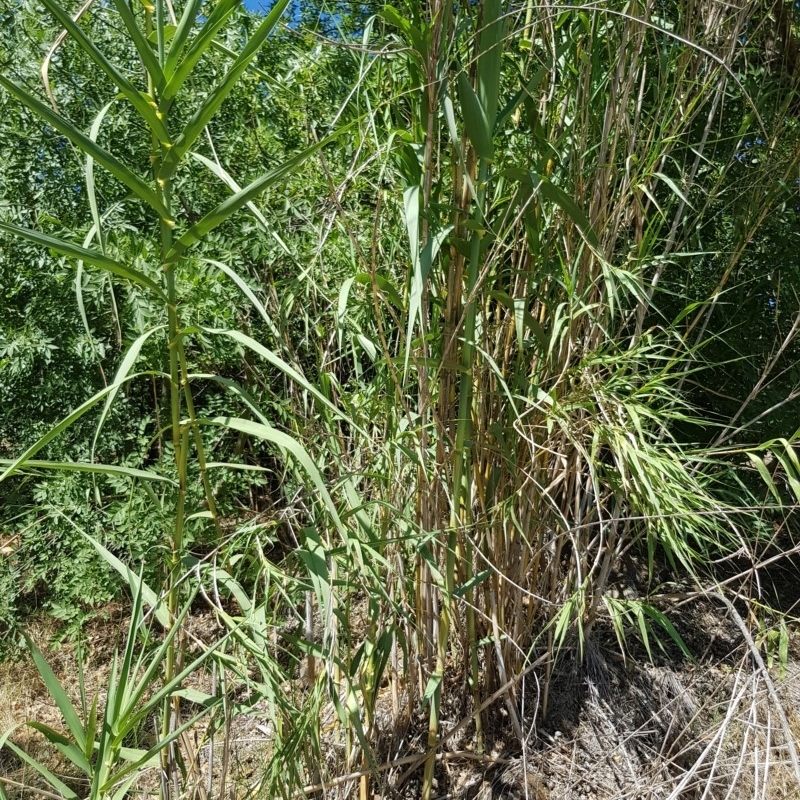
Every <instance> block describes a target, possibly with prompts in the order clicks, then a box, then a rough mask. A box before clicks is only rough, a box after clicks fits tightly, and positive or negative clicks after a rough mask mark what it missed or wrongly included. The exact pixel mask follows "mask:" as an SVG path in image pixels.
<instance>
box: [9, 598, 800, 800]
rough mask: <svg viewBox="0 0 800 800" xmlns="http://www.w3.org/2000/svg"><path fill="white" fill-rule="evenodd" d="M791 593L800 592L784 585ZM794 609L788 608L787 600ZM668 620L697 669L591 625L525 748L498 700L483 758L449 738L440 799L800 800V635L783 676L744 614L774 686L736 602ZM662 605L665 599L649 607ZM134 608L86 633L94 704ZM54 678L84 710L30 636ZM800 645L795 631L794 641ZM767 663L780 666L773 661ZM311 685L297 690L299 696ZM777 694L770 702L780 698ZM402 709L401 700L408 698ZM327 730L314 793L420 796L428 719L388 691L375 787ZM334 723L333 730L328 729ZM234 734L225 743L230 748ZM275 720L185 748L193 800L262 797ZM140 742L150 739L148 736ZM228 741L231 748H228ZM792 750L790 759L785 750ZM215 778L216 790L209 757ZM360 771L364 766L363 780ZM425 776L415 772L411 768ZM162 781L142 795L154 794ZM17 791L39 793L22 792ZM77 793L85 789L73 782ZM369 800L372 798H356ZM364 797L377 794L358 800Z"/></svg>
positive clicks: (379, 710) (523, 701)
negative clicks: (399, 720)
mask: <svg viewBox="0 0 800 800" xmlns="http://www.w3.org/2000/svg"><path fill="white" fill-rule="evenodd" d="M785 589H786V592H784V594H787V593H788V594H791V590H792V589H793V590H794V591H795V592H799V591H800V583H798V582H795V583H794V584H792V583H790V582H787V585H786V587H785ZM783 600H785V601H786V603H787V606H788V607H789V608H791V606H792V602H790V598H788V597H784V598H783ZM662 601H663V603H662V604H668V605H669V607H670V609H671V610H670V619H671V620H672V621H673V622H674V623H675V626H676V628H677V629H678V631H679V632H680V634H681V635H682V637H683V638H684V640H685V642H686V645H687V647H688V649H689V651H690V652H691V653H692V654H693V656H694V659H693V660H690V659H688V658H686V657H685V655H684V654H683V653H682V652H681V650H680V649H679V648H678V647H677V645H676V644H675V643H674V642H672V641H671V640H670V639H669V637H668V636H666V635H664V634H663V633H662V635H661V637H660V639H661V644H662V645H663V647H659V646H657V645H656V644H655V642H653V643H652V644H651V647H652V658H651V657H649V656H648V653H647V651H646V649H645V647H644V646H643V644H642V642H641V640H637V639H636V637H635V636H634V635H633V634H632V633H631V635H630V636H629V638H628V639H627V644H626V648H625V651H624V652H623V651H622V650H621V648H620V644H619V642H618V640H617V638H616V636H615V633H614V631H613V629H612V627H611V625H610V623H608V622H607V621H605V622H604V621H601V622H600V623H599V624H598V625H596V626H595V627H594V629H593V630H592V632H591V634H590V636H589V637H588V639H586V640H585V641H584V642H583V644H582V646H579V645H578V642H577V641H575V642H572V643H568V645H567V646H565V647H564V648H563V649H562V651H561V653H560V655H559V659H558V661H557V662H556V664H555V666H554V669H553V672H552V676H551V680H550V685H549V689H548V692H547V694H548V702H547V708H546V709H544V708H543V694H544V692H543V690H544V681H545V676H546V673H545V671H544V670H540V671H535V670H534V671H531V672H530V673H529V674H528V675H527V676H526V678H525V680H524V681H523V682H521V683H520V685H519V687H518V692H517V698H518V703H519V705H520V708H521V711H522V714H521V717H522V722H523V727H524V733H525V740H524V741H522V742H520V740H519V737H518V736H516V735H515V734H514V732H513V728H512V726H511V724H510V720H509V718H508V712H507V711H506V709H505V706H504V704H503V703H502V702H498V703H497V704H495V705H494V706H492V707H491V708H489V709H487V711H486V712H485V715H484V724H485V737H486V747H485V751H484V752H483V753H478V752H476V751H475V749H474V740H473V735H472V734H473V732H474V731H473V727H472V723H471V722H468V723H467V724H466V725H464V726H463V727H462V730H461V731H460V732H459V734H458V735H456V736H452V737H450V738H448V739H447V741H446V742H445V744H444V745H443V747H442V748H441V751H440V753H439V757H438V760H437V764H436V769H435V776H434V778H435V782H434V793H433V794H434V797H437V798H441V799H442V800H443V799H444V798H453V799H454V800H490V799H498V800H499V798H509V799H514V800H517V799H518V800H627V799H628V798H630V800H645V799H647V800H689V799H690V798H697V800H712V799H713V798H718V800H738V799H741V800H744V798H747V799H748V800H751V799H752V798H764V800H777V798H793V797H800V773H799V772H798V765H797V764H796V763H793V758H794V757H796V750H797V749H800V745H797V743H798V742H800V649H799V648H798V643H797V641H796V636H794V638H793V640H792V642H791V647H790V650H789V659H788V663H786V664H784V665H781V664H780V663H779V659H778V658H777V654H776V652H775V648H774V647H771V646H770V645H769V642H768V641H767V640H766V639H764V638H763V637H762V638H761V639H759V637H758V634H757V631H756V630H755V629H754V627H753V620H752V619H748V618H747V615H746V614H745V607H744V605H742V606H741V615H742V616H743V617H744V618H745V619H746V620H747V624H748V626H749V627H750V630H753V633H754V638H753V643H757V646H758V648H759V652H760V653H761V654H762V655H763V656H764V657H765V658H766V661H767V662H769V663H768V664H767V666H768V674H764V672H763V671H762V670H761V667H760V665H759V663H758V660H757V659H756V658H755V657H754V653H753V651H752V647H751V646H750V645H748V643H747V641H746V640H745V639H744V637H743V635H742V631H741V629H740V627H739V625H737V623H736V621H735V619H733V618H732V616H731V614H730V613H729V612H728V609H727V608H726V606H725V605H723V604H722V603H720V602H719V601H718V600H716V599H715V598H713V597H704V596H702V595H698V594H692V593H688V592H686V593H683V594H680V593H678V594H675V595H674V596H670V597H666V596H664V597H663V598H662ZM654 602H657V599H656V600H654ZM125 626H126V623H125V620H124V608H122V607H115V608H113V609H110V610H109V614H108V615H107V617H106V618H105V619H98V620H97V621H96V623H94V624H92V625H90V626H89V627H88V628H87V636H86V641H85V642H84V649H83V653H84V655H83V663H84V671H83V672H84V680H85V682H86V690H87V692H88V693H89V694H90V695H91V694H92V693H93V691H95V689H98V690H99V691H100V692H101V700H102V687H103V686H104V685H105V681H106V678H107V672H108V665H109V664H110V662H111V660H112V657H113V652H114V651H115V649H116V648H119V647H120V646H121V645H122V643H123V638H124V631H125ZM189 630H190V634H191V636H190V639H194V640H195V641H202V640H204V639H207V640H208V641H211V640H213V638H214V636H215V635H216V633H217V623H216V621H215V619H214V617H213V615H211V614H209V613H198V614H195V615H194V616H193V617H192V618H191V620H190V624H189ZM31 633H32V635H33V637H34V638H35V639H36V640H37V641H38V644H39V646H40V648H41V649H43V651H46V652H47V657H48V660H49V662H50V664H51V665H52V667H53V670H54V671H55V673H56V674H57V675H58V677H59V678H60V679H61V680H62V681H63V682H64V685H65V687H66V689H67V691H68V692H69V693H70V694H71V695H72V696H73V698H75V699H76V701H77V698H78V697H79V695H80V687H79V684H78V681H77V675H78V674H79V671H78V669H77V664H76V657H77V653H76V649H75V646H74V645H69V644H66V645H64V644H62V645H61V646H60V647H57V648H55V649H53V648H51V647H50V646H49V645H50V642H51V640H52V637H53V635H54V633H55V631H54V628H53V627H52V625H45V624H40V625H39V626H38V627H37V626H34V627H33V628H32V630H31ZM793 633H794V631H793ZM771 656H775V657H774V658H771ZM213 680H214V679H213V676H212V675H211V674H210V673H208V672H206V673H200V674H198V675H197V676H196V677H195V678H194V683H195V684H196V688H201V689H203V690H205V691H208V690H209V689H211V688H213ZM303 681H304V678H303V676H302V675H298V678H297V686H294V687H287V690H288V691H297V692H302V691H304V690H305V689H304V688H303ZM773 690H774V691H773ZM444 698H445V699H444V705H443V708H442V714H441V717H442V720H443V722H442V730H443V732H444V733H447V732H448V731H449V730H452V729H453V727H454V726H457V725H458V724H459V723H461V722H462V721H466V720H468V719H469V718H470V716H471V713H472V709H471V707H470V703H471V700H470V696H469V692H467V691H465V687H463V686H450V687H447V690H446V691H445V694H444ZM401 701H402V698H401ZM329 710H330V714H329V717H330V719H329V720H328V724H327V725H325V724H324V725H323V729H324V736H325V737H327V738H326V739H325V741H326V742H327V747H328V752H329V759H328V762H329V763H328V764H327V765H320V770H319V775H318V776H316V777H317V778H318V779H319V780H320V782H321V783H323V784H327V786H326V789H325V790H324V791H319V792H316V793H310V796H311V795H313V796H316V797H320V798H321V797H323V796H324V797H325V798H326V800H328V799H330V798H345V797H359V796H361V797H363V796H367V797H372V798H382V800H389V799H390V798H391V799H392V800H411V799H412V798H417V797H419V796H420V791H421V778H422V770H421V767H419V754H421V753H423V752H424V750H425V747H424V742H425V740H426V731H427V717H426V715H425V714H424V713H422V712H420V713H419V714H417V715H416V716H414V717H412V718H411V719H410V720H409V721H408V722H407V724H406V725H404V726H403V727H402V728H400V727H399V726H398V725H397V724H396V721H395V719H394V715H393V712H392V702H391V698H390V697H389V692H388V690H387V691H384V692H382V693H380V694H379V700H378V704H377V707H376V714H375V717H376V719H375V726H376V730H375V734H376V738H377V740H378V742H379V744H378V747H377V748H376V752H375V761H376V764H377V766H378V767H379V770H378V771H377V772H376V773H375V774H374V775H373V776H371V777H370V778H369V780H368V781H364V783H363V785H362V783H361V779H360V778H358V777H355V776H354V777H353V778H352V779H350V780H342V777H341V776H342V774H343V769H342V760H343V750H342V743H341V736H340V731H338V729H337V725H336V721H335V715H334V714H333V710H332V709H329ZM30 719H35V720H38V721H40V722H44V723H46V724H48V725H51V726H53V727H59V726H61V724H62V723H61V720H60V719H59V714H58V711H57V709H56V707H55V706H54V705H53V703H52V701H51V699H50V698H49V696H48V694H47V692H46V691H45V688H44V686H43V684H42V682H41V680H40V679H39V678H38V676H37V675H36V673H35V670H34V669H33V666H32V665H31V664H30V662H28V661H25V660H22V661H18V662H7V663H5V664H2V665H0V729H2V731H5V730H7V729H9V728H10V727H12V726H14V725H19V724H20V723H22V722H24V721H25V720H30ZM323 722H324V720H323ZM223 733H224V737H223ZM272 733H273V732H272V729H271V722H270V720H269V717H268V715H267V713H266V709H265V708H264V706H263V704H262V705H259V704H256V705H255V706H254V707H253V708H252V709H251V710H250V712H249V713H247V714H240V715H238V716H235V717H233V718H232V719H231V720H230V722H229V724H228V727H227V731H218V732H217V733H216V735H215V741H216V744H215V750H214V752H213V755H212V752H211V748H210V746H209V744H208V742H207V741H206V740H204V738H203V737H204V734H205V729H201V728H198V730H197V731H195V732H193V733H192V734H191V736H189V737H187V738H186V739H185V740H184V741H182V746H183V747H184V748H185V749H186V751H187V753H188V756H187V762H192V763H194V768H193V770H192V774H193V776H194V777H193V779H192V783H191V786H187V789H186V792H185V796H186V797H187V798H192V799H193V800H195V799H196V800H207V798H212V797H214V798H215V797H219V796H220V790H221V786H220V783H219V780H220V773H221V771H222V769H223V764H224V765H225V766H224V768H225V773H226V779H225V785H226V790H225V795H226V800H228V797H230V798H239V797H244V796H246V795H247V793H248V791H250V796H254V797H257V796H263V797H266V796H267V795H266V794H264V792H263V791H262V792H259V790H258V786H259V777H260V775H261V774H262V772H263V769H264V766H265V764H266V763H267V762H268V760H269V756H270V753H271V739H272ZM149 735H150V734H149V732H148V731H143V732H142V737H143V740H145V741H146V739H147V737H148V736H149ZM223 738H224V739H225V740H226V741H227V742H228V746H227V748H223V747H222V744H221V742H222V740H223ZM790 739H791V742H792V744H794V745H797V746H795V747H794V754H793V748H792V747H790V745H789V740H790ZM13 740H14V741H16V742H17V743H18V744H19V745H20V746H22V747H24V748H25V749H26V750H27V751H28V752H30V753H31V755H33V756H34V757H35V758H38V759H42V760H44V761H45V762H46V763H48V764H49V765H50V766H51V767H52V768H53V769H56V770H59V771H65V769H66V768H65V765H64V764H63V763H61V762H60V761H59V760H58V758H56V757H55V756H54V755H53V753H52V751H51V750H50V749H49V748H48V747H47V745H46V743H45V742H43V740H42V738H41V737H40V736H39V735H38V734H37V733H36V732H35V731H33V730H32V729H30V728H27V727H24V726H23V727H19V728H17V730H16V731H15V733H14V734H13ZM210 759H211V761H212V764H211V769H212V772H213V775H212V779H211V784H210V788H211V791H210V792H209V781H208V771H209V760H210ZM359 766H360V765H356V767H354V768H353V770H354V771H356V770H357V768H358V767H359ZM415 766H416V769H415ZM0 778H3V779H4V780H5V781H6V783H5V787H6V791H7V793H8V796H9V798H12V800H22V798H27V797H35V796H36V793H35V789H34V788H33V787H35V786H42V784H41V783H38V784H37V782H36V777H35V775H34V774H33V773H32V772H31V770H30V769H29V768H28V769H26V768H24V766H23V765H21V764H20V763H19V762H18V760H17V759H16V758H14V757H13V756H12V755H11V754H9V753H7V752H5V751H4V752H3V753H0ZM157 780H158V778H157V775H155V774H152V775H150V776H149V777H145V780H144V781H143V782H142V783H141V784H140V785H139V787H138V788H139V789H140V790H141V791H142V792H144V793H145V794H146V793H147V792H155V791H156V789H157ZM15 784H23V785H27V786H29V787H31V788H28V789H18V788H16V786H15ZM76 788H77V785H76ZM360 793H362V794H360ZM363 793H366V794H363Z"/></svg>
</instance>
